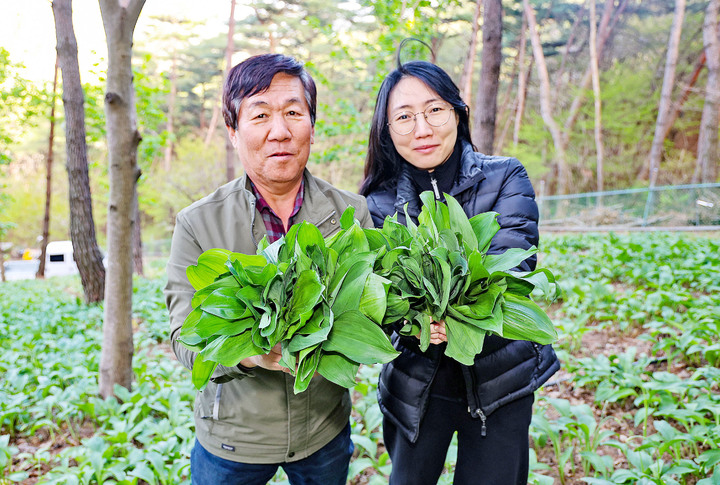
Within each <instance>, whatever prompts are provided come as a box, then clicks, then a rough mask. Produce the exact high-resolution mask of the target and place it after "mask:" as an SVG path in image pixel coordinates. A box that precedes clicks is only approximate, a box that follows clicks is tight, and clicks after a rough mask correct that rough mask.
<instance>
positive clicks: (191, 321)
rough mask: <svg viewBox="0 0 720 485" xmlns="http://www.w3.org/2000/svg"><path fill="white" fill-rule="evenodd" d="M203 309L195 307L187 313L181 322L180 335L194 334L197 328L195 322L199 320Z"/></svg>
mask: <svg viewBox="0 0 720 485" xmlns="http://www.w3.org/2000/svg"><path fill="white" fill-rule="evenodd" d="M202 315H203V311H202V310H201V309H200V308H195V309H194V310H193V311H191V312H190V313H188V316H187V317H185V321H184V322H183V324H182V327H180V336H184V335H196V333H195V332H196V330H197V324H198V322H199V321H200V317H202Z"/></svg>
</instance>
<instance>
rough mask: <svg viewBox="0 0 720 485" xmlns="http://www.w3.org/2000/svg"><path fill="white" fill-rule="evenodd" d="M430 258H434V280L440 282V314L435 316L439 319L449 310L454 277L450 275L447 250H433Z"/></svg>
mask: <svg viewBox="0 0 720 485" xmlns="http://www.w3.org/2000/svg"><path fill="white" fill-rule="evenodd" d="M430 256H432V257H433V266H434V268H433V269H434V271H433V273H434V274H433V278H434V279H435V280H436V281H437V282H438V285H437V288H438V291H439V295H438V296H439V301H438V308H437V309H436V312H437V313H438V314H437V315H435V317H436V318H438V317H440V316H441V315H443V314H444V313H445V309H446V308H447V305H448V301H449V298H450V288H451V285H452V277H451V274H450V263H449V255H448V251H447V250H446V249H445V248H435V249H433V250H431V251H430Z"/></svg>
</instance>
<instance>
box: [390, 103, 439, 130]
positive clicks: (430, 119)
mask: <svg viewBox="0 0 720 485" xmlns="http://www.w3.org/2000/svg"><path fill="white" fill-rule="evenodd" d="M452 111H453V108H452V106H450V105H449V104H447V103H433V104H431V105H430V106H428V107H427V108H425V110H424V111H418V112H417V113H412V112H410V111H400V112H399V113H395V114H394V115H393V116H392V118H391V119H390V121H388V126H389V127H390V129H391V130H392V131H394V132H395V133H397V134H398V135H407V134H408V133H411V132H412V131H413V130H414V129H415V125H416V124H417V123H416V119H417V118H416V117H417V115H419V114H420V113H422V114H423V116H424V117H425V121H427V123H428V125H430V126H435V127H438V126H442V125H444V124H445V123H447V122H448V121H449V120H450V113H452Z"/></svg>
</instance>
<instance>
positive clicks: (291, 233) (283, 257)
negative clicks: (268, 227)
mask: <svg viewBox="0 0 720 485" xmlns="http://www.w3.org/2000/svg"><path fill="white" fill-rule="evenodd" d="M299 229H300V224H293V225H292V226H290V229H288V232H287V234H285V244H283V245H282V247H281V248H280V251H278V261H289V260H290V259H291V258H292V257H293V256H294V255H295V244H296V240H297V233H298V230H299Z"/></svg>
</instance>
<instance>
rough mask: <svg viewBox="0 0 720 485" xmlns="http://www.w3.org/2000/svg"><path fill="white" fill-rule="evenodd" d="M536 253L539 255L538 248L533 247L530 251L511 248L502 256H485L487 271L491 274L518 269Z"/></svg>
mask: <svg viewBox="0 0 720 485" xmlns="http://www.w3.org/2000/svg"><path fill="white" fill-rule="evenodd" d="M535 253H537V248H536V247H535V246H533V247H531V248H530V249H520V248H510V249H508V250H507V251H505V252H504V253H502V254H487V255H485V269H486V270H487V271H488V272H490V273H494V272H496V271H508V270H511V269H513V268H516V267H517V266H518V265H519V264H520V263H522V262H523V261H525V260H526V259H527V258H529V257H530V256H532V255H533V254H535Z"/></svg>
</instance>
